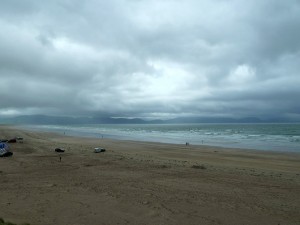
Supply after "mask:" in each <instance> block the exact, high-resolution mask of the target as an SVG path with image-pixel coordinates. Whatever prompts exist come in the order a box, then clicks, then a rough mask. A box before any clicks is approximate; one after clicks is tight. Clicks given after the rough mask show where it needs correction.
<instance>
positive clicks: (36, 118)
mask: <svg viewBox="0 0 300 225" xmlns="http://www.w3.org/2000/svg"><path fill="white" fill-rule="evenodd" d="M292 122H300V121H292V120H288V119H285V118H274V119H265V120H262V119H259V118H256V117H245V118H238V119H234V118H230V117H178V118H174V119H168V120H150V121H148V120H142V119H138V118H134V119H127V118H111V117H67V116H46V115H26V116H16V117H10V118H8V117H6V118H5V117H2V118H1V117H0V124H32V125H35V124H36V125H69V124H180V123H292Z"/></svg>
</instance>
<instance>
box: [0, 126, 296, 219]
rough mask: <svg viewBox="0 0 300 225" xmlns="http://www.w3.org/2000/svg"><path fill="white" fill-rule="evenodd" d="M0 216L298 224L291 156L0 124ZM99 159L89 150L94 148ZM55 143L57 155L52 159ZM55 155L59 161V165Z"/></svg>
mask: <svg viewBox="0 0 300 225" xmlns="http://www.w3.org/2000/svg"><path fill="white" fill-rule="evenodd" d="M14 136H21V137H24V138H25V140H24V143H15V144H10V147H11V149H12V151H13V152H14V155H13V156H12V157H10V158H0V209H1V210H0V217H3V218H4V219H5V220H10V221H12V222H15V223H23V222H28V223H30V224H32V225H48V224H49V225H50V224H51V225H53V224H55V225H93V224H95V225H96V224H97V225H98V224H106V225H109V224H112V225H116V224H138V225H143V224H145V225H146V224H147V225H148V224H149V225H150V224H151V225H152V224H154V225H155V224H156V225H159V224H178V225H179V224H180V225H185V224H197V225H198V224H204V225H205V224H207V225H214V224H228V225H234V224H237V225H247V224H249V225H254V224H255V225H258V224H262V225H268V224H270V225H278V224H280V225H287V224H295V225H296V224H300V213H299V212H300V155H299V154H292V153H290V154H282V153H271V152H268V153H267V152H257V151H246V150H233V149H222V148H215V147H207V146H185V145H171V144H160V143H145V142H132V141H117V140H107V139H91V138H78V137H68V136H64V135H59V134H51V133H37V132H31V131H22V130H17V129H16V128H13V127H10V128H7V127H4V126H0V139H1V138H11V137H14ZM99 146H100V147H105V148H106V149H107V151H106V152H105V153H97V154H96V153H93V152H92V151H93V148H94V147H99ZM55 147H64V148H65V149H66V152H65V153H61V154H60V153H55V152H54V148H55ZM59 156H62V161H61V162H60V161H59Z"/></svg>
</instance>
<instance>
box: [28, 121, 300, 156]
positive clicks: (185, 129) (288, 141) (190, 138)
mask: <svg viewBox="0 0 300 225" xmlns="http://www.w3.org/2000/svg"><path fill="white" fill-rule="evenodd" d="M26 128H29V129H33V130H39V131H52V132H58V133H62V134H65V135H71V136H85V137H96V138H110V139H119V140H134V141H150V142H162V143H174V144H185V143H186V142H188V143H189V144H190V145H209V146H219V147H230V148H244V149H255V150H271V151H281V152H300V124H126V125H125V124H122V125H111V124H110V125H107V124H97V125H68V126H65V125H64V126H60V125H34V126H26Z"/></svg>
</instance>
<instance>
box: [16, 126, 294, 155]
mask: <svg viewBox="0 0 300 225" xmlns="http://www.w3.org/2000/svg"><path fill="white" fill-rule="evenodd" d="M117 126H118V125H117ZM47 127H48V125H47ZM16 128H17V129H24V130H31V131H36V132H53V133H57V134H64V135H67V136H71V137H87V138H101V137H102V138H103V136H104V137H105V139H111V140H121V141H136V142H151V143H162V144H175V145H176V144H178V145H181V144H185V143H189V144H190V145H193V146H199V147H200V146H210V147H213V148H224V149H237V150H244V151H246V150H250V151H261V152H274V153H275V152H282V153H296V154H300V146H299V148H298V147H297V148H296V147H294V148H291V147H289V148H286V147H279V146H277V147H276V148H274V146H273V147H270V148H267V147H265V146H264V147H262V146H259V144H258V145H255V147H253V146H250V145H249V144H245V143H236V144H234V145H233V144H230V143H229V142H228V143H226V142H223V143H222V142H219V143H218V142H215V143H212V142H211V141H210V142H206V141H204V140H202V141H199V140H198V142H191V141H188V140H187V141H183V140H182V141H179V140H176V139H172V138H168V137H167V138H166V139H164V138H163V137H160V138H155V137H152V138H149V137H148V138H145V137H144V138H142V137H139V138H137V137H133V136H126V135H123V136H122V135H116V134H111V133H108V134H107V133H106V134H104V133H95V132H91V131H90V132H87V131H80V128H79V131H78V130H70V127H68V126H67V128H66V129H63V128H49V127H48V128H42V127H40V125H38V126H35V125H34V126H18V125H16ZM264 145H266V143H264Z"/></svg>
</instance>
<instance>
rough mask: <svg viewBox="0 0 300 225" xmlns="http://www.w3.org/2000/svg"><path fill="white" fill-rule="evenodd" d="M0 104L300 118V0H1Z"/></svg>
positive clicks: (2, 109) (32, 110)
mask: <svg viewBox="0 0 300 225" xmlns="http://www.w3.org/2000/svg"><path fill="white" fill-rule="evenodd" d="M0 28H1V31H0V116H15V115H32V114H44V115H61V116H113V117H129V118H132V117H137V118H174V117H188V116H217V117H219V116H220V117H235V118H240V117H249V116H251V117H252V116H255V117H259V118H271V117H288V118H300V100H299V98H300V1H298V0H289V1H282V0H264V1H261V0H251V1H242V0H201V1H200V0H185V1H182V0H162V1H157V0H109V1H107V0H106V1H104V0H88V1H84V0H51V1H50V0H47V1H40V0H26V1H23V0H1V1H0Z"/></svg>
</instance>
